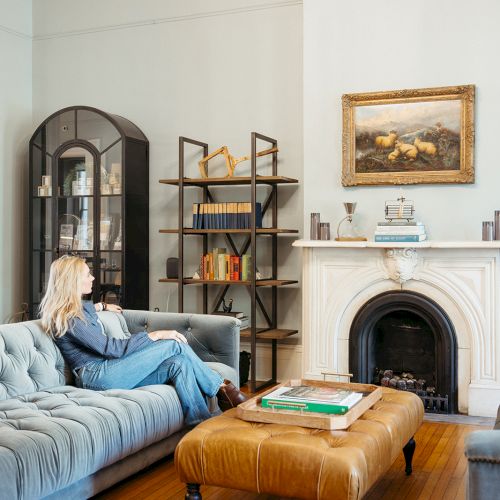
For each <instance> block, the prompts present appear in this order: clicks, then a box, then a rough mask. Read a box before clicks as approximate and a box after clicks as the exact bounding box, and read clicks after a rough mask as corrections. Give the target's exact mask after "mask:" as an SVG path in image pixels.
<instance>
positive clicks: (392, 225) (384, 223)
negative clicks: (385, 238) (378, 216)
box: [377, 221, 424, 227]
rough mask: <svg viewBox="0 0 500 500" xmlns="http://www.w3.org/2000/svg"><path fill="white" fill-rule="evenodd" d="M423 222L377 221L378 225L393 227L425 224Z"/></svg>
mask: <svg viewBox="0 0 500 500" xmlns="http://www.w3.org/2000/svg"><path fill="white" fill-rule="evenodd" d="M423 225H424V224H423V222H414V221H412V222H407V221H405V222H391V221H385V222H377V226H391V227H406V226H413V227H415V226H423Z"/></svg>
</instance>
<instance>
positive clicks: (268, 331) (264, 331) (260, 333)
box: [240, 328, 298, 340]
mask: <svg viewBox="0 0 500 500" xmlns="http://www.w3.org/2000/svg"><path fill="white" fill-rule="evenodd" d="M297 332H298V330H285V329H283V328H257V331H256V333H255V335H256V337H257V338H258V339H260V340H264V339H268V340H282V339H286V338H287V337H290V336H291V335H295V334H296V333H297ZM251 336H252V329H251V328H244V329H243V330H241V332H240V337H241V338H244V339H246V338H250V337H251Z"/></svg>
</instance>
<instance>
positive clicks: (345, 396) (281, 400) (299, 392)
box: [261, 385, 363, 415]
mask: <svg viewBox="0 0 500 500" xmlns="http://www.w3.org/2000/svg"><path fill="white" fill-rule="evenodd" d="M362 397H363V394H362V393H361V392H354V391H349V390H347V389H337V388H334V387H313V386H308V385H299V386H296V387H285V386H283V387H278V389H276V390H275V391H273V392H271V393H269V394H267V395H265V396H262V403H261V404H262V407H263V408H276V409H282V410H302V411H311V412H315V413H330V414H335V415H343V414H344V413H347V412H348V411H349V409H350V408H352V407H353V406H354V405H355V404H356V403H357V402H358V401H360V400H361V398H362Z"/></svg>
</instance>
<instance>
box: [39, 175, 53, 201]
mask: <svg viewBox="0 0 500 500" xmlns="http://www.w3.org/2000/svg"><path fill="white" fill-rule="evenodd" d="M37 193H38V196H41V197H44V196H52V177H51V176H50V175H42V185H41V186H38V190H37Z"/></svg>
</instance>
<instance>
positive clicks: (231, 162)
mask: <svg viewBox="0 0 500 500" xmlns="http://www.w3.org/2000/svg"><path fill="white" fill-rule="evenodd" d="M277 152H278V148H277V147H276V148H271V149H266V150H264V151H259V152H258V153H257V154H256V156H266V155H270V154H272V153H277ZM217 155H223V156H224V159H225V160H226V168H227V175H226V177H233V175H234V169H235V168H236V165H238V163H241V162H242V161H247V160H250V158H251V156H250V155H247V156H240V157H239V158H235V157H234V156H233V155H232V154H230V153H229V150H228V148H227V146H221V147H220V148H219V149H216V150H215V151H213V152H212V153H210V154H208V155H207V156H205V157H204V158H202V159H201V160H200V161H199V162H198V167H199V169H200V174H201V176H202V178H204V179H207V178H208V160H211V159H212V158H214V157H215V156H217Z"/></svg>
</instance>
